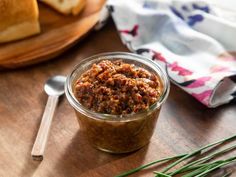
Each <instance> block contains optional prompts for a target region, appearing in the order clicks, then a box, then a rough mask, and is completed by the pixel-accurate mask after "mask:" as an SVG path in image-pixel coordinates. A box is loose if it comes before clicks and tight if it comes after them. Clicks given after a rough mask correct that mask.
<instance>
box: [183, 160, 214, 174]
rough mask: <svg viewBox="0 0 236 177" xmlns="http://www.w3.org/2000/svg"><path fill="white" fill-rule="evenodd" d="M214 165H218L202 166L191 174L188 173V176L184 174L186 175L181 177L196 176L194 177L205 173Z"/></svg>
mask: <svg viewBox="0 0 236 177" xmlns="http://www.w3.org/2000/svg"><path fill="white" fill-rule="evenodd" d="M216 165H218V164H216V163H212V164H210V165H205V166H202V167H201V168H198V169H196V170H194V171H192V172H190V173H188V174H186V175H183V177H194V176H196V175H198V174H200V173H202V172H203V171H206V170H208V169H209V168H211V167H214V166H216Z"/></svg>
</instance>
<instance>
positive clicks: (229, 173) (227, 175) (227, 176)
mask: <svg viewBox="0 0 236 177" xmlns="http://www.w3.org/2000/svg"><path fill="white" fill-rule="evenodd" d="M231 174H232V172H228V173H226V174H225V175H224V176H222V177H229V176H230V175H231Z"/></svg>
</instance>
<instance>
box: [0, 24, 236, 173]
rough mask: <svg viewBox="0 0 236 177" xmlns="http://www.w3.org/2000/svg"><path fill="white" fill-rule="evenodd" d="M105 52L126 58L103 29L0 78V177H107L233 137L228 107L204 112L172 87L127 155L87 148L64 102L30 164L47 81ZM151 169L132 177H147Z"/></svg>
mask: <svg viewBox="0 0 236 177" xmlns="http://www.w3.org/2000/svg"><path fill="white" fill-rule="evenodd" d="M112 51H128V50H127V49H126V47H124V45H123V44H122V43H121V41H120V38H119V36H118V34H117V32H116V30H115V27H114V25H113V24H112V22H109V24H107V25H106V26H105V27H104V28H103V29H102V30H101V31H97V32H92V33H90V34H89V36H87V37H86V38H85V39H84V40H83V41H81V42H80V43H78V44H77V45H76V46H74V47H73V48H71V49H70V50H68V51H67V52H66V53H64V54H63V55H61V56H59V57H57V58H55V59H54V60H51V61H48V62H45V63H42V64H38V65H34V66H30V67H26V68H22V69H17V70H11V71H2V72H1V73H0V177H32V176H34V177H111V176H114V175H116V174H119V173H120V172H123V171H125V170H128V169H131V168H134V167H137V166H139V165H141V164H145V163H147V162H151V161H153V160H156V159H159V158H162V157H166V156H170V155H175V154H178V153H185V152H189V151H190V150H193V149H195V148H197V147H199V146H202V145H205V144H207V143H210V142H213V141H215V140H218V139H221V138H223V137H227V136H230V135H232V134H236V128H235V125H236V116H235V115H236V109H235V103H231V104H228V105H225V106H221V107H219V108H216V109H207V108H206V107H205V106H203V105H202V104H201V103H199V102H197V101H196V100H195V99H194V98H192V97H191V96H190V95H188V94H186V93H185V92H183V91H182V90H181V89H180V88H178V87H176V86H174V85H171V91H170V95H169V98H168V99H167V101H166V103H165V104H164V105H163V107H162V110H161V114H160V117H159V120H158V123H157V126H156V130H155V133H154V135H153V137H152V139H151V142H150V144H149V145H147V146H146V147H144V148H142V149H140V150H138V151H136V152H134V153H129V154H123V155H112V154H108V153H105V152H101V151H99V150H96V149H94V148H93V147H91V146H90V145H89V143H88V142H87V140H86V138H84V136H83V134H81V132H80V129H79V125H78V123H77V120H76V117H75V114H74V112H73V109H72V108H71V106H70V105H69V103H68V102H67V100H66V98H65V97H63V98H62V99H61V101H60V103H59V106H58V107H57V112H56V113H55V116H54V119H53V123H52V127H51V132H50V135H49V139H48V144H47V148H46V152H45V157H44V160H43V161H42V162H37V161H33V160H32V159H31V156H30V152H31V149H32V146H33V142H34V140H35V138H36V134H37V131H38V128H39V125H40V121H41V117H42V114H43V110H44V107H45V104H46V101H47V96H46V94H45V93H44V91H43V85H44V83H45V81H46V80H47V79H48V78H49V77H51V76H53V75H58V74H60V75H67V74H68V73H69V72H70V71H71V69H72V68H73V66H75V65H76V64H77V63H78V62H79V61H80V60H81V59H83V58H85V57H88V56H91V55H94V54H97V53H101V52H112ZM155 169H156V168H151V169H149V170H146V171H143V172H140V173H137V174H135V175H133V176H152V171H153V170H155Z"/></svg>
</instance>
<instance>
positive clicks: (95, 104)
mask: <svg viewBox="0 0 236 177" xmlns="http://www.w3.org/2000/svg"><path fill="white" fill-rule="evenodd" d="M161 92H162V83H161V82H160V78H159V77H158V76H157V75H155V74H154V73H151V72H149V71H147V70H146V69H143V68H141V67H137V66H135V65H133V64H128V63H125V62H123V61H122V60H116V61H109V60H103V61H101V62H100V63H98V64H93V66H92V67H91V69H89V70H87V71H86V72H85V73H84V74H82V76H81V77H80V78H79V79H78V80H77V81H76V83H75V86H74V94H75V96H76V98H77V99H78V101H79V102H80V103H81V104H82V105H83V106H85V107H86V108H88V109H90V110H92V111H95V112H99V113H105V114H115V115H119V114H130V113H136V112H140V111H144V110H146V109H148V108H149V107H150V106H151V105H153V104H154V103H155V102H156V101H158V100H159V98H160V95H161Z"/></svg>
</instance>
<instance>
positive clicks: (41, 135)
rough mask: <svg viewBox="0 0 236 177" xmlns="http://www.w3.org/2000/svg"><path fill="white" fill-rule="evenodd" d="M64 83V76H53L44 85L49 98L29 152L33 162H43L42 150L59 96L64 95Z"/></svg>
mask: <svg viewBox="0 0 236 177" xmlns="http://www.w3.org/2000/svg"><path fill="white" fill-rule="evenodd" d="M65 81H66V77H64V76H54V77H52V78H50V79H49V80H47V82H46V83H45V85H44V91H45V92H46V93H47V94H48V96H49V97H48V101H47V104H46V107H45V110H44V113H43V117H42V121H41V124H40V127H39V131H38V134H37V137H36V140H35V142H34V146H33V149H32V152H31V156H32V158H33V159H34V160H43V154H44V149H45V146H46V143H47V139H48V134H49V130H50V126H51V123H52V118H53V115H54V112H55V109H56V106H57V103H58V99H59V96H61V95H63V94H64V85H65Z"/></svg>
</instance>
